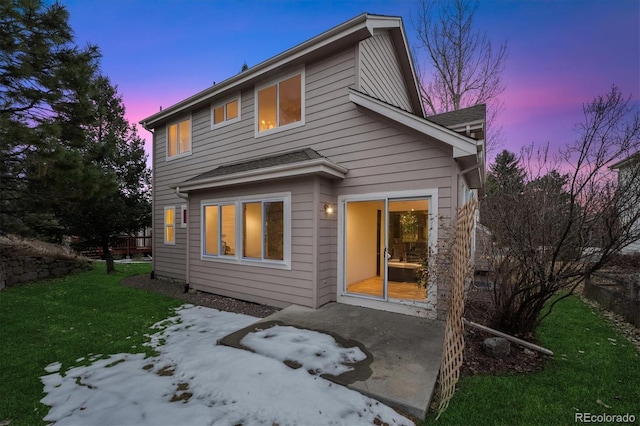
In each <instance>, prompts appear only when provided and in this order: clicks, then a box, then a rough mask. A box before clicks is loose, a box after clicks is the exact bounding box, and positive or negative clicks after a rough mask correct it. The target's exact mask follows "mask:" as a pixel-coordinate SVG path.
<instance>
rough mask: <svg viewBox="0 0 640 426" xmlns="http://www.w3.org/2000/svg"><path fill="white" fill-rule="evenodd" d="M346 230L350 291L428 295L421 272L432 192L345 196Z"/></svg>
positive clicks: (418, 298)
mask: <svg viewBox="0 0 640 426" xmlns="http://www.w3.org/2000/svg"><path fill="white" fill-rule="evenodd" d="M343 235H344V251H343V253H344V257H345V258H344V265H345V266H344V285H345V292H346V293H347V294H348V295H354V296H359V297H365V298H374V299H381V300H411V301H424V300H425V299H426V297H425V294H426V290H425V289H424V288H422V287H421V286H420V285H419V282H418V278H417V273H418V270H419V268H421V267H422V265H423V262H424V261H425V259H426V256H427V255H428V248H429V198H428V197H410V198H397V197H396V198H394V197H387V198H379V199H371V200H353V201H346V202H345V204H344V234H343Z"/></svg>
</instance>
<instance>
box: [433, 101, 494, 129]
mask: <svg viewBox="0 0 640 426" xmlns="http://www.w3.org/2000/svg"><path fill="white" fill-rule="evenodd" d="M486 114H487V107H486V105H484V104H480V105H475V106H472V107H469V108H463V109H459V110H457V111H450V112H443V113H442V114H436V115H431V116H429V117H426V118H427V120H429V121H431V122H432V123H436V124H439V125H441V126H444V127H450V126H455V125H456V124H462V123H469V122H472V121H478V120H484V119H485V116H486Z"/></svg>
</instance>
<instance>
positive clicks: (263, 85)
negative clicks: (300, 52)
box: [253, 66, 306, 138]
mask: <svg viewBox="0 0 640 426" xmlns="http://www.w3.org/2000/svg"><path fill="white" fill-rule="evenodd" d="M297 75H300V121H296V122H294V123H290V124H286V125H284V126H277V127H274V128H273V129H268V130H263V131H259V130H258V129H259V126H258V124H259V116H258V109H259V107H260V105H259V104H258V92H259V91H260V90H262V89H265V88H267V87H270V86H273V85H279V84H280V83H281V82H283V81H285V80H287V79H289V78H291V77H295V76H297ZM305 81H306V79H305V67H304V66H301V67H298V68H295V69H294V70H292V71H291V72H289V73H287V74H284V75H281V76H278V77H277V78H272V79H270V80H267V81H265V82H264V83H261V84H259V85H258V84H257V85H256V86H255V88H254V90H253V99H254V102H253V104H254V106H253V115H254V123H253V132H254V137H255V138H261V137H263V136H268V135H272V134H274V133H279V132H284V131H286V130H290V129H295V128H296V127H301V126H304V124H305V109H306V105H305V104H306V102H305V101H306V96H305V94H306V91H305V88H306V85H305ZM279 98H280V91H279V86H278V90H277V91H276V99H277V100H276V111H279V109H280V108H279V105H278V104H277V103H278V102H279Z"/></svg>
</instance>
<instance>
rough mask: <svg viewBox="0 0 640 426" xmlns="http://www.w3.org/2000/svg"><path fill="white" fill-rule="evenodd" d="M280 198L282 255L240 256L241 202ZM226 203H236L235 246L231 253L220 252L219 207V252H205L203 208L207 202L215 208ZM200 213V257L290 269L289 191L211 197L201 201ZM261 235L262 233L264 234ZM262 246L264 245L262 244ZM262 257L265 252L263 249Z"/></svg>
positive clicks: (266, 200)
mask: <svg viewBox="0 0 640 426" xmlns="http://www.w3.org/2000/svg"><path fill="white" fill-rule="evenodd" d="M274 201H277V202H282V203H283V221H284V228H283V250H284V252H283V256H282V257H283V259H282V260H272V259H264V258H262V259H257V258H248V257H243V256H244V253H243V247H242V241H244V235H243V226H242V219H243V217H242V214H243V211H242V210H243V209H242V205H243V204H244V203H262V206H263V208H264V203H265V202H274ZM225 205H234V206H235V241H236V247H235V248H236V250H235V253H234V254H233V255H231V256H230V255H224V254H220V253H221V250H220V240H221V235H222V234H221V231H222V230H221V222H220V221H221V220H222V215H221V211H220V210H219V211H218V218H219V219H218V254H217V255H213V254H207V253H206V252H205V249H206V247H205V232H206V229H205V225H206V224H205V220H206V218H205V215H204V209H205V207H207V206H218V208H220V207H222V206H225ZM200 216H201V227H200V258H201V259H202V260H206V261H213V262H222V263H234V264H239V265H252V266H260V267H266V268H275V269H287V270H291V228H292V225H291V192H280V193H271V194H261V195H251V196H244V197H234V198H219V199H211V200H203V201H201V202H200ZM263 238H264V236H263ZM263 250H264V248H263ZM263 257H264V252H263Z"/></svg>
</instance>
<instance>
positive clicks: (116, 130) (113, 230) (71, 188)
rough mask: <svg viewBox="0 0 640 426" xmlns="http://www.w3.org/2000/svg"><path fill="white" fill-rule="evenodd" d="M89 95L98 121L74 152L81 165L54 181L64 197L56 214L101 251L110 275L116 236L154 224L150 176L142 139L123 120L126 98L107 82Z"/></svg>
mask: <svg viewBox="0 0 640 426" xmlns="http://www.w3.org/2000/svg"><path fill="white" fill-rule="evenodd" d="M91 97H92V106H93V108H92V109H93V111H94V114H95V115H94V119H93V121H92V122H91V123H90V124H89V125H86V126H85V129H84V131H85V137H86V141H85V142H86V143H85V144H84V145H83V146H82V147H80V148H78V149H77V150H76V151H75V152H76V156H75V157H76V158H78V159H79V161H80V162H81V163H82V165H83V167H82V169H81V170H80V171H79V172H78V173H74V174H59V175H57V176H56V177H55V179H56V181H55V187H56V188H57V189H56V190H55V191H54V193H58V194H64V196H63V197H61V198H60V199H58V200H56V204H55V211H56V215H57V216H58V217H59V218H60V219H61V222H62V223H63V225H64V227H65V229H66V230H67V232H69V233H71V234H72V235H75V236H78V237H80V238H81V239H82V240H83V241H85V242H86V243H90V244H96V245H99V246H100V247H101V248H102V251H103V254H104V256H105V259H106V261H107V272H111V271H113V270H114V265H113V258H112V256H111V251H110V244H111V242H112V241H113V238H114V237H116V236H118V235H122V234H132V233H135V232H137V231H139V230H141V229H143V228H144V227H145V226H148V225H150V223H151V195H150V185H151V173H150V171H149V170H148V169H147V166H146V159H147V156H146V153H145V151H144V141H143V140H142V139H141V138H140V137H139V136H138V134H137V132H136V129H135V127H134V126H133V125H131V124H129V122H128V121H127V120H126V119H125V107H124V105H123V102H122V98H121V97H120V96H119V95H118V93H117V89H116V88H115V87H114V86H112V85H111V82H110V81H109V79H108V78H106V77H98V78H97V79H96V80H95V82H94V87H93V92H92V96H91Z"/></svg>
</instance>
